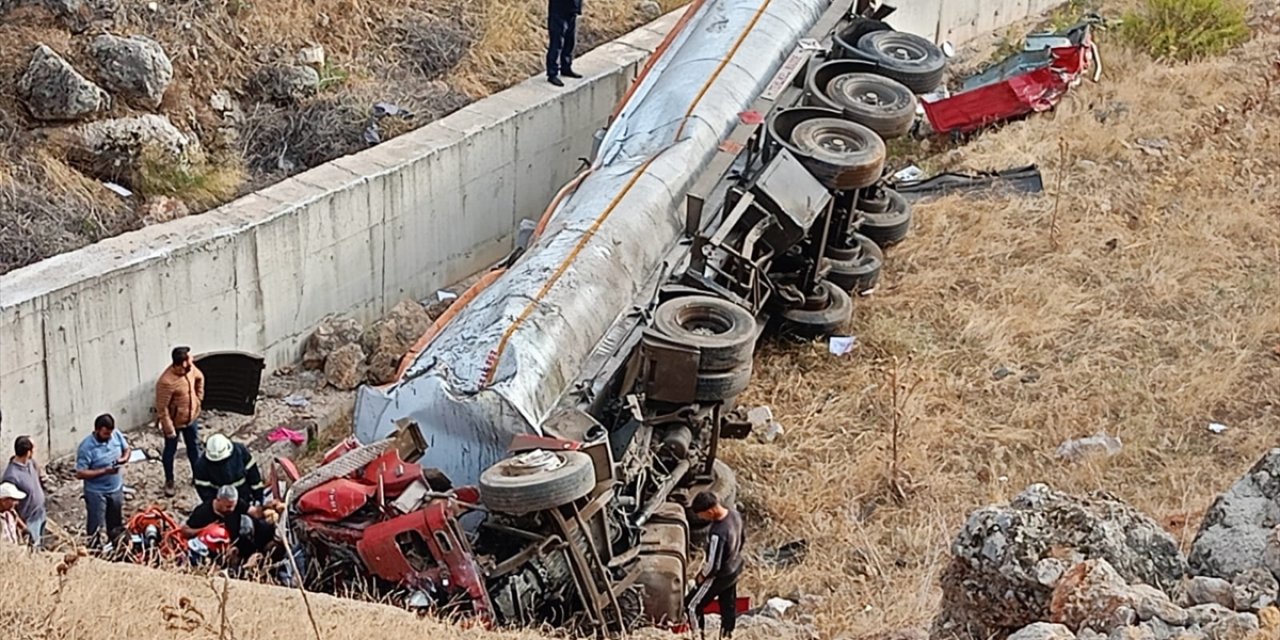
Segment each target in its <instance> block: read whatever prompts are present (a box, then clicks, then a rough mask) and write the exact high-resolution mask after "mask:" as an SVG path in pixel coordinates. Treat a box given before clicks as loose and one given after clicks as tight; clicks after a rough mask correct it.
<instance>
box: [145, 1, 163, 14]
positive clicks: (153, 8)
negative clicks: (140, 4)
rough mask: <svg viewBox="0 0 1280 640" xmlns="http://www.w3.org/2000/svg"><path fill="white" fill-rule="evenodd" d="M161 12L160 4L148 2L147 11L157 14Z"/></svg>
mask: <svg viewBox="0 0 1280 640" xmlns="http://www.w3.org/2000/svg"><path fill="white" fill-rule="evenodd" d="M159 10H160V5H158V4H156V3H154V2H148V3H147V11H150V12H151V13H155V12H157V11H159Z"/></svg>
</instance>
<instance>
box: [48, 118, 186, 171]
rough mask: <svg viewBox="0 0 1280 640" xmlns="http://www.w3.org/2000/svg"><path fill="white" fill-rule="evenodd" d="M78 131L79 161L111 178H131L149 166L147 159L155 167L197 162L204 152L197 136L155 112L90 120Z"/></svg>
mask: <svg viewBox="0 0 1280 640" xmlns="http://www.w3.org/2000/svg"><path fill="white" fill-rule="evenodd" d="M75 134H76V136H77V140H76V146H75V149H73V156H74V158H75V159H76V161H77V163H78V164H79V165H81V166H82V167H83V168H84V169H85V170H86V171H87V172H89V173H92V174H94V175H96V176H98V177H101V178H103V179H108V180H123V181H125V182H130V181H132V180H134V179H136V178H137V177H138V176H139V175H140V174H141V173H142V172H144V171H145V170H146V164H147V162H150V163H151V164H152V166H153V167H173V166H182V165H188V164H192V163H194V162H196V161H197V160H198V159H199V157H200V154H201V150H200V143H199V141H198V140H196V138H195V136H188V135H187V134H185V133H183V132H182V131H181V130H180V129H178V127H176V126H174V124H173V123H172V122H170V121H169V118H167V117H165V116H162V115H157V114H153V113H149V114H146V115H142V116H137V117H133V118H113V119H111V120H99V121H97V122H90V123H88V124H85V125H82V126H80V127H79V128H77V129H76V130H75Z"/></svg>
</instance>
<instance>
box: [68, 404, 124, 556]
mask: <svg viewBox="0 0 1280 640" xmlns="http://www.w3.org/2000/svg"><path fill="white" fill-rule="evenodd" d="M131 451H132V450H131V449H130V448H129V441H128V440H126V439H125V437H124V434H123V433H120V432H119V431H117V430H116V419H115V418H113V417H112V416H111V414H109V413H104V414H102V415H100V416H98V417H97V418H95V419H94V421H93V433H91V434H89V437H87V438H85V439H84V440H83V441H81V442H80V447H79V448H78V449H76V477H77V478H79V479H81V480H83V481H84V504H85V511H86V514H87V516H88V518H87V522H86V523H85V527H84V532H85V537H87V538H88V539H89V544H90V545H92V546H95V547H97V546H98V543H99V534H100V533H102V529H103V526H105V527H106V529H107V531H106V535H107V540H108V541H109V542H110V541H114V540H116V539H117V538H119V537H120V534H121V533H122V532H123V531H124V465H126V464H129V454H130V453H131Z"/></svg>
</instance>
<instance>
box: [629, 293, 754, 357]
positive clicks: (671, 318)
mask: <svg viewBox="0 0 1280 640" xmlns="http://www.w3.org/2000/svg"><path fill="white" fill-rule="evenodd" d="M653 326H654V328H656V329H657V330H658V331H661V332H662V333H663V334H664V335H666V336H667V337H668V338H671V339H672V340H675V341H677V342H680V343H683V344H686V345H689V346H691V347H697V348H698V349H699V350H700V351H701V354H702V356H701V360H700V361H699V364H698V368H699V369H700V370H702V371H730V370H733V369H736V368H738V367H741V366H742V365H744V364H746V365H748V366H750V364H751V355H752V353H753V352H754V351H755V348H756V319H755V318H754V317H752V315H751V312H749V311H747V310H746V309H743V308H742V307H740V306H738V305H736V304H734V303H732V302H729V301H728V300H722V299H720V298H716V297H712V296H682V297H679V298H674V299H672V300H668V301H666V302H664V303H662V304H660V305H658V308H657V310H655V311H654V312H653Z"/></svg>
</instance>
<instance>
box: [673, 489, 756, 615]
mask: <svg viewBox="0 0 1280 640" xmlns="http://www.w3.org/2000/svg"><path fill="white" fill-rule="evenodd" d="M690 508H691V510H692V511H693V512H694V513H696V514H698V517H700V518H702V519H704V520H709V521H710V522H711V531H710V533H709V535H708V537H707V560H706V563H705V564H704V565H703V566H702V570H701V571H699V572H698V585H697V588H696V589H695V590H694V592H693V593H692V594H690V596H689V599H688V601H687V603H686V606H687V607H688V608H689V611H688V613H689V618H690V619H691V620H697V622H698V628H699V629H702V628H704V627H705V624H706V621H705V619H704V616H703V613H702V610H703V609H705V608H706V606H707V605H709V604H711V601H712V600H717V599H718V600H719V601H720V637H721V638H731V637H733V629H734V627H735V626H736V625H737V621H738V611H737V602H738V577H739V576H741V575H742V568H743V561H742V545H743V542H744V541H745V536H744V531H743V527H742V515H741V514H739V513H738V512H737V510H735V509H733V508H731V507H729V506H726V505H723V504H720V499H719V498H717V497H716V494H714V493H711V492H710V491H703V492H702V493H699V494H698V495H696V496H694V497H693V503H692V504H691V505H690Z"/></svg>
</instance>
